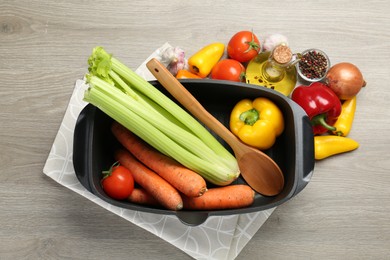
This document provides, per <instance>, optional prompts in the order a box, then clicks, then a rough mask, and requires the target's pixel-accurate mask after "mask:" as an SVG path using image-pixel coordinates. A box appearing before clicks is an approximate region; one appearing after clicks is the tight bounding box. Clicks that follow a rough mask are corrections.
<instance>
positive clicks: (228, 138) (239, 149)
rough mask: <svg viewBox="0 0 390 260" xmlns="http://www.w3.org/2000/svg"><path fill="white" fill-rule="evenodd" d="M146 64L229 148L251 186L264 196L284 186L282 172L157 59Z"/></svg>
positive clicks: (178, 99) (273, 193) (275, 192)
mask: <svg viewBox="0 0 390 260" xmlns="http://www.w3.org/2000/svg"><path fill="white" fill-rule="evenodd" d="M146 66H147V68H148V69H149V70H150V72H151V73H152V74H153V75H154V76H155V77H156V79H157V80H158V81H159V82H160V83H161V85H162V86H163V87H164V88H165V89H166V90H167V91H168V92H169V93H171V95H172V96H173V97H174V98H176V99H177V101H179V102H180V103H181V104H182V105H183V106H184V107H185V108H186V109H187V110H188V111H190V112H191V114H192V115H193V116H195V117H196V118H197V119H198V120H200V121H201V122H202V123H204V124H205V125H206V126H207V127H208V128H210V129H211V130H212V131H213V132H214V133H216V134H217V135H218V136H220V137H221V138H222V139H223V140H224V141H225V142H226V143H227V144H228V145H229V146H230V147H231V148H232V150H233V152H234V155H235V157H236V159H237V161H238V165H239V168H240V172H241V175H242V177H243V178H244V179H245V181H246V182H247V183H248V185H249V186H251V187H252V189H254V190H255V191H257V192H258V193H260V194H262V195H265V196H274V195H277V194H279V193H280V192H281V191H282V189H283V186H284V177H283V173H282V171H281V170H280V168H279V166H278V165H277V164H276V163H275V162H274V161H273V160H272V159H271V158H270V157H269V156H268V155H266V154H265V153H263V152H261V151H260V150H258V149H255V148H253V147H250V146H248V145H246V144H244V143H242V142H241V141H240V140H239V139H238V138H237V137H236V136H235V135H234V134H233V133H232V132H231V131H230V130H228V129H227V128H226V127H225V126H224V125H223V124H222V123H221V122H220V121H218V120H217V119H216V118H215V117H214V116H212V115H211V114H210V113H209V112H207V110H206V109H205V108H204V107H203V106H202V105H201V104H200V103H199V102H198V101H197V100H196V98H195V97H194V96H192V95H191V93H190V92H189V91H188V90H187V89H186V88H185V87H184V86H183V85H182V84H181V83H180V82H179V81H178V80H177V79H176V78H175V77H174V76H173V75H172V74H171V73H170V72H169V71H168V70H167V69H166V68H165V66H164V65H163V64H161V63H160V62H159V61H158V60H157V59H154V58H153V59H151V60H150V61H149V62H148V63H147V64H146Z"/></svg>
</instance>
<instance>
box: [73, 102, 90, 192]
mask: <svg viewBox="0 0 390 260" xmlns="http://www.w3.org/2000/svg"><path fill="white" fill-rule="evenodd" d="M91 109H92V110H93V107H92V106H90V105H87V106H86V107H84V108H83V110H82V111H81V112H80V114H79V117H78V118H77V121H76V125H75V129H74V134H73V157H72V159H73V167H74V170H75V173H76V177H77V179H78V180H79V181H80V183H81V184H82V185H83V186H84V187H85V188H86V189H87V190H89V191H91V186H90V183H89V177H88V171H89V169H88V163H87V158H86V151H88V146H89V145H90V142H89V141H86V140H90V138H89V133H90V130H89V129H88V127H87V126H88V125H89V124H90V122H89V120H90V119H89V117H87V116H86V114H88V110H91ZM93 111H94V110H93Z"/></svg>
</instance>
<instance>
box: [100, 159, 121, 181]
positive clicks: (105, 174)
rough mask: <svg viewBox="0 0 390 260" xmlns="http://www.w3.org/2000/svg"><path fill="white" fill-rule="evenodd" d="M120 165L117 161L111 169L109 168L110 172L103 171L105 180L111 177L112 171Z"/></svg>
mask: <svg viewBox="0 0 390 260" xmlns="http://www.w3.org/2000/svg"><path fill="white" fill-rule="evenodd" d="M119 165H120V163H119V161H116V162H114V163H113V164H112V165H111V166H110V168H109V169H108V170H105V171H102V174H103V175H104V176H103V179H105V178H107V177H109V176H110V175H111V173H112V170H113V169H114V167H117V166H119Z"/></svg>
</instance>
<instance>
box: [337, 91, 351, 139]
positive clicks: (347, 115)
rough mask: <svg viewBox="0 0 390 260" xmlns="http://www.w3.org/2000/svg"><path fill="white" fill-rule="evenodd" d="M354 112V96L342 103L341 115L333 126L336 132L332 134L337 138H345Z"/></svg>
mask: <svg viewBox="0 0 390 260" xmlns="http://www.w3.org/2000/svg"><path fill="white" fill-rule="evenodd" d="M355 111H356V96H355V97H353V98H351V99H348V100H346V101H344V103H343V104H342V106H341V114H340V115H339V117H338V118H337V121H336V123H335V124H334V125H333V126H334V127H336V130H335V131H333V134H335V135H339V136H347V135H348V134H349V132H350V130H351V128H352V123H353V119H354V117H355Z"/></svg>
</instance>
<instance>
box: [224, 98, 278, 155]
mask: <svg viewBox="0 0 390 260" xmlns="http://www.w3.org/2000/svg"><path fill="white" fill-rule="evenodd" d="M230 130H231V131H232V133H233V134H234V135H236V136H237V137H238V138H239V139H240V140H241V141H242V142H244V143H246V144H248V145H250V146H253V147H256V148H259V149H260V150H266V149H269V148H271V147H272V146H273V145H274V143H275V141H276V138H277V137H278V136H279V135H280V134H281V133H282V132H283V130H284V118H283V113H282V111H281V110H280V109H279V107H278V106H277V105H276V104H275V103H273V102H272V101H271V100H269V99H267V98H264V97H259V98H256V99H255V100H253V101H252V100H250V99H243V100H241V101H239V102H238V103H237V104H236V105H235V106H234V108H233V110H232V113H231V114H230Z"/></svg>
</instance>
